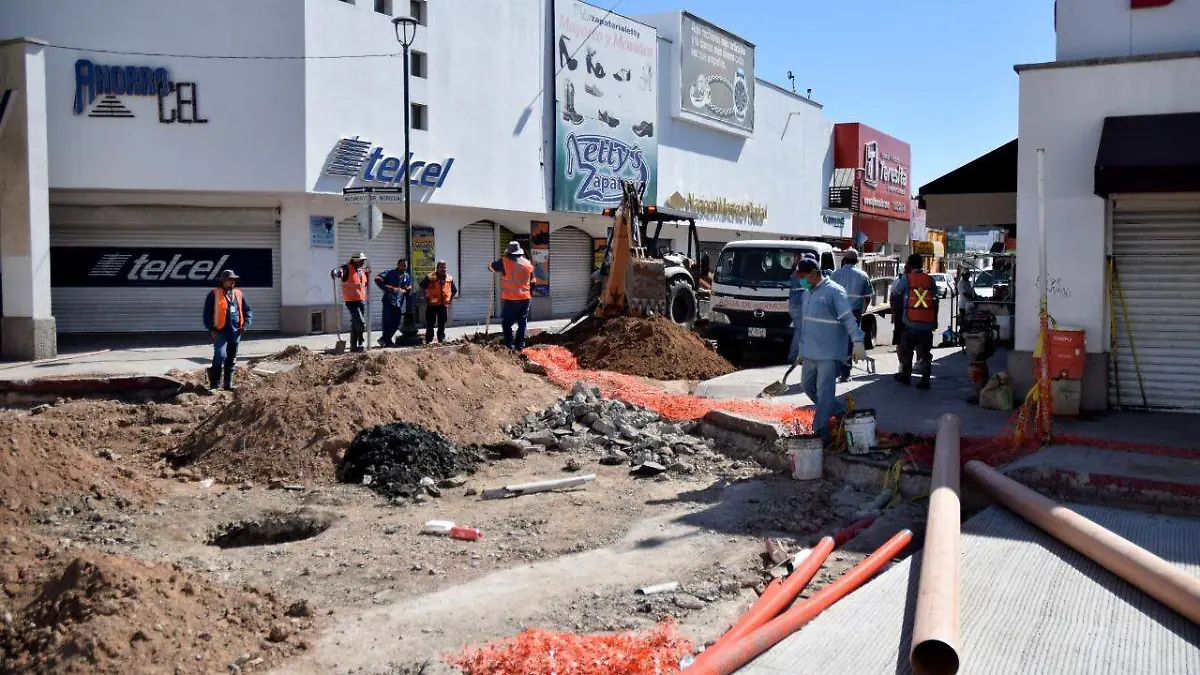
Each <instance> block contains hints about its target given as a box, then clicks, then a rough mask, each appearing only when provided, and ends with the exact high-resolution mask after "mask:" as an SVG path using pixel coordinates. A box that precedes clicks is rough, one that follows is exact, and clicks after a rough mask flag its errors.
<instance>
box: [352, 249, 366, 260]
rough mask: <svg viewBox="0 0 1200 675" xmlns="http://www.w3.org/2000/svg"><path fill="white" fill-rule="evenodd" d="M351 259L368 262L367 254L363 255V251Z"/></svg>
mask: <svg viewBox="0 0 1200 675" xmlns="http://www.w3.org/2000/svg"><path fill="white" fill-rule="evenodd" d="M350 259H351V260H366V259H367V254H366V253H363V252H362V251H359V252H358V253H355V254H354V255H352V256H350Z"/></svg>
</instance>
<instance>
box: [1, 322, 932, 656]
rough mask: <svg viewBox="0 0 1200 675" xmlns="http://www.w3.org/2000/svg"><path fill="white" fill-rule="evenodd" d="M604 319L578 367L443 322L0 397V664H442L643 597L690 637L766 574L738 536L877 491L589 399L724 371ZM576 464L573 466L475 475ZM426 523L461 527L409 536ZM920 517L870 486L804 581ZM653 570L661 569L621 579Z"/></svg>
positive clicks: (807, 532) (820, 581)
mask: <svg viewBox="0 0 1200 675" xmlns="http://www.w3.org/2000/svg"><path fill="white" fill-rule="evenodd" d="M614 323H615V322H614ZM622 323H623V324H624V325H613V326H598V327H597V330H598V331H600V332H602V333H603V339H602V340H597V341H592V342H591V343H590V344H591V347H587V346H585V345H588V343H589V340H591V337H594V336H595V335H597V334H600V333H593V334H592V336H590V337H588V338H586V339H582V340H577V341H571V342H568V344H565V345H560V346H559V347H560V348H561V347H565V348H566V349H567V350H571V352H572V354H575V353H578V354H579V355H580V360H581V361H586V364H585V363H580V364H577V365H579V366H583V367H584V368H586V367H588V366H590V367H605V368H610V369H613V370H620V371H621V372H623V373H624V375H622V376H621V377H623V378H625V379H616V378H615V377H608V376H606V377H607V379H604V381H603V382H601V383H598V384H600V385H601V386H593V385H592V384H580V385H579V386H576V385H575V383H574V382H567V381H566V380H565V379H563V376H564V373H565V371H562V370H559V371H556V372H557V373H558V376H559V377H558V378H557V380H558V381H559V382H560V384H555V383H553V382H551V381H550V379H549V378H548V377H545V376H541V375H536V374H531V373H528V372H526V370H527V369H532V370H538V368H530V367H529V365H528V364H527V363H525V362H524V361H523V360H522V359H521V358H520V357H518V356H516V355H513V354H510V353H507V352H504V351H503V350H499V349H494V348H492V347H489V346H486V345H472V344H461V345H449V346H445V347H438V348H433V349H419V350H412V351H405V352H370V353H368V354H362V355H347V356H326V355H322V354H316V353H312V352H308V351H305V350H303V349H288V350H285V351H284V352H282V353H281V354H278V355H275V357H272V358H269V359H267V360H264V361H262V362H260V363H256V364H252V365H250V366H249V367H246V368H244V369H242V370H243V372H242V373H241V382H242V383H243V384H242V386H241V387H240V388H239V389H238V391H237V392H236V393H233V394H229V393H220V394H217V395H206V394H204V393H202V392H201V390H200V389H199V388H198V387H194V386H192V384H191V383H194V382H195V381H197V379H198V378H197V375H196V374H192V373H180V374H177V375H178V376H179V377H180V379H182V380H184V381H185V382H186V383H188V384H187V386H185V387H184V393H181V394H179V395H177V396H175V397H173V398H172V399H170V400H168V401H165V402H158V403H154V402H146V401H132V400H118V399H115V398H103V397H97V398H88V399H73V400H65V399H64V400H53V401H40V400H38V401H30V400H13V401H10V402H9V403H10V404H9V405H8V406H7V407H6V408H5V409H3V410H0V439H4V442H5V444H6V446H7V447H6V448H5V449H4V451H3V452H0V586H2V591H3V592H2V593H0V671H3V672H14V673H85V672H87V673H91V672H106V673H229V672H277V673H349V672H354V673H381V674H382V673H421V672H427V673H428V672H455V671H454V670H440V671H439V670H437V669H449V668H450V666H448V665H446V663H445V658H448V659H449V660H452V661H453V660H455V659H456V658H458V657H461V656H462V654H463V653H464V649H465V648H466V647H468V646H469V645H478V644H479V643H482V642H486V641H489V640H496V639H502V638H506V637H510V636H513V635H516V634H518V633H520V632H521V631H522V630H523V629H526V628H532V627H540V628H545V629H549V630H552V631H562V632H568V633H580V634H586V633H595V632H606V631H618V632H626V631H640V630H646V629H650V628H652V627H654V626H656V625H658V624H659V623H660V622H662V621H664V620H667V619H669V618H670V619H674V620H677V621H678V622H679V628H680V633H681V635H682V637H683V638H686V639H689V640H690V641H691V642H692V643H694V644H696V645H703V644H704V643H705V642H707V641H709V640H712V639H714V638H715V637H716V636H718V635H719V634H720V633H721V632H722V631H724V630H725V629H726V628H728V626H729V625H730V624H731V623H732V622H733V621H734V620H735V619H736V618H737V616H739V615H740V614H741V613H742V612H743V611H744V610H745V608H746V607H747V606H748V605H749V604H750V603H751V602H752V601H753V600H754V598H755V597H756V593H757V592H760V591H761V589H762V588H763V586H764V584H765V582H766V581H767V580H768V579H769V578H770V577H769V576H768V574H767V573H766V570H768V569H769V568H770V567H772V566H774V562H771V561H767V560H764V553H763V552H764V544H763V538H764V537H769V538H772V539H775V540H777V541H778V543H779V544H781V545H782V546H783V548H784V549H786V550H787V551H788V552H793V553H794V552H795V551H797V550H799V549H800V548H802V547H805V546H808V545H811V544H812V543H814V542H815V541H816V540H817V539H818V538H819V537H820V536H822V535H825V534H828V533H830V532H831V531H833V530H836V529H838V528H840V527H843V526H844V525H846V524H848V523H849V522H850V521H851V520H852V519H853V518H854V516H855V515H856V513H857V512H858V511H859V510H860V509H861V508H862V507H863V505H864V504H867V503H870V502H871V501H872V499H873V498H874V497H875V494H874V493H873V492H874V491H873V490H870V491H867V492H864V491H861V490H859V489H856V488H854V487H851V486H845V485H838V484H833V483H831V482H827V481H822V480H817V481H811V482H797V481H793V480H791V479H790V478H788V477H786V476H784V475H782V474H779V473H774V472H771V471H768V470H765V469H763V468H762V467H760V466H759V465H758V464H756V463H753V462H752V461H747V460H745V459H735V458H732V457H730V456H727V455H726V454H725V452H724V451H725V450H726V449H725V448H722V447H720V446H717V445H715V444H714V443H713V442H712V441H710V440H708V439H704V438H700V437H699V436H697V435H696V429H695V425H694V424H691V423H690V422H689V421H688V420H686V419H679V416H678V415H672V416H671V417H670V418H667V417H664V416H662V415H659V414H658V413H656V412H655V411H654V410H650V409H647V408H646V407H645V406H644V405H635V404H629V403H624V402H620V401H614V400H612V398H611V396H609V397H606V396H597V394H598V393H599V394H604V393H609V392H611V391H614V387H616V390H617V391H625V390H626V389H628V390H630V391H632V390H633V389H635V387H634V385H635V384H636V385H637V386H639V387H655V388H656V389H655V391H658V392H665V393H663V396H668V397H669V396H674V397H681V398H680V399H679V400H677V399H669V400H670V401H671V405H673V406H677V407H673V408H671V410H679V409H684V408H685V407H687V406H683V407H678V406H679V405H680V400H682V399H683V398H690V397H686V393H687V392H688V391H689V390H690V389H691V387H692V386H693V385H694V383H695V382H694V381H695V380H698V379H701V378H703V377H711V376H712V375H713V374H720V372H721V370H722V369H723V368H731V366H729V365H728V363H725V362H724V361H723V359H720V357H719V356H717V355H716V354H715V353H712V352H711V350H709V349H708V347H707V346H706V345H705V343H704V342H703V341H701V340H699V339H698V338H696V337H695V336H694V335H692V334H690V333H688V332H687V331H684V330H682V329H678V328H677V327H674V326H672V325H670V324H668V323H666V322H655V321H651V322H647V323H645V324H639V322H638V321H637V320H623V322H622ZM664 324H665V325H664ZM664 332H667V334H666V335H662V333H664ZM623 340H624V341H626V342H622V341H623ZM648 340H649V341H652V342H653V343H654V344H655V345H658V346H659V347H661V348H658V349H655V350H654V351H653V358H652V359H648V360H647V367H646V368H645V369H639V366H638V363H637V360H636V359H630V358H629V357H628V354H629V353H633V354H636V353H638V352H639V350H641V351H643V352H645V351H646V342H647V341H648ZM601 342H602V343H603V345H601V344H600V343H601ZM546 348H549V347H546ZM589 349H593V350H595V351H606V355H604V356H598V357H596V358H597V359H601V360H598V361H591V360H589V359H590V358H592V356H593V355H592V354H591V353H590V352H589V351H588V350H589ZM704 364H707V365H704ZM703 368H710V370H707V371H705V370H703ZM571 372H577V373H582V374H585V375H586V374H587V373H588V372H589V371H587V370H578V371H571ZM725 372H727V371H725ZM664 375H665V376H667V377H669V378H670V379H672V380H674V381H669V382H659V381H658V380H657V378H661V377H663V376H664ZM656 376H657V377H656ZM563 385H565V386H563ZM622 387H624V388H625V389H622ZM605 390H608V392H606V391H605ZM642 394H643V395H645V391H642ZM653 400H654V401H658V400H660V399H653ZM664 400H665V399H664ZM687 405H688V406H694V405H696V404H695V403H688V404H687ZM688 409H692V408H688ZM414 448H417V449H418V450H414ZM584 474H595V476H596V478H595V480H592V481H590V482H587V483H585V484H584V485H583V486H581V487H576V488H573V489H570V490H562V491H553V492H545V493H540V494H530V495H524V496H519V497H513V498H508V499H495V500H483V499H481V498H480V493H481V492H482V491H484V490H487V489H491V488H498V487H503V486H508V485H514V484H520V483H529V482H534V481H541V480H547V479H556V478H564V477H571V476H579V475H584ZM339 478H341V479H342V480H346V481H350V482H346V483H343V482H339ZM430 520H449V521H453V522H455V523H457V524H460V525H464V526H470V527H475V528H478V529H480V530H482V531H483V533H484V538H483V539H482V540H478V541H462V540H457V539H452V538H450V537H442V536H430V535H424V534H421V530H422V527H423V526H424V524H425V523H426V522H427V521H430ZM921 520H922V512H921V510H920V508H919V507H916V506H910V505H907V504H903V505H901V506H900V507H898V508H895V509H892V510H889V511H887V512H886V513H885V515H884V516H883V517H881V518H880V519H879V520H877V521H876V523H875V525H873V526H872V527H871V528H870V529H869V530H868V531H866V532H864V533H863V534H861V535H860V536H858V537H857V538H855V539H854V540H852V541H851V542H850V544H848V545H847V547H845V549H842V550H838V551H835V553H834V555H833V556H831V557H830V558H829V561H828V562H827V564H826V566H825V567H824V568H823V569H822V571H821V572H820V573H818V575H817V577H816V578H815V579H814V582H813V583H812V584H811V585H810V586H809V587H808V589H806V591H805V594H806V595H807V594H810V593H812V592H813V591H815V590H817V589H819V588H820V587H822V586H823V585H824V584H826V583H828V582H829V581H830V580H832V579H833V578H836V576H837V575H838V574H840V573H841V572H842V571H844V570H845V569H847V568H849V567H850V566H851V565H853V564H854V563H855V562H857V561H858V560H859V559H861V558H862V557H864V556H865V555H866V553H869V552H870V551H871V550H873V549H874V547H876V546H877V545H878V544H879V543H881V542H882V541H884V540H886V539H887V538H888V537H889V536H891V535H892V534H894V533H895V532H896V531H897V530H899V529H900V528H902V527H912V526H913V525H914V524H919V522H920V521H921ZM664 582H678V584H679V587H678V588H677V589H676V590H673V591H670V592H664V593H660V594H656V595H649V596H644V595H639V594H637V592H636V591H637V589H639V588H641V587H644V586H650V585H653V584H660V583H664ZM480 672H482V671H480Z"/></svg>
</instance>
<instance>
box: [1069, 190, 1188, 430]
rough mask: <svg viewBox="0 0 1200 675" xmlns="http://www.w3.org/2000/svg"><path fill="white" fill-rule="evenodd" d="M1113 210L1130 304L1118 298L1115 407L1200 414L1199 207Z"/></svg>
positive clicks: (1152, 203) (1143, 205)
mask: <svg viewBox="0 0 1200 675" xmlns="http://www.w3.org/2000/svg"><path fill="white" fill-rule="evenodd" d="M1112 205H1113V210H1112V214H1113V228H1112V232H1113V237H1112V251H1113V259H1114V261H1115V265H1116V269H1117V278H1118V280H1119V283H1120V289H1121V291H1122V295H1123V296H1124V303H1123V305H1122V303H1121V301H1120V299H1119V298H1118V299H1117V301H1116V305H1115V306H1116V327H1117V358H1116V369H1115V370H1114V372H1110V376H1109V400H1110V404H1111V405H1113V406H1114V407H1115V406H1116V405H1117V404H1118V402H1119V403H1120V405H1121V406H1122V407H1124V408H1141V407H1148V408H1150V409H1154V410H1178V411H1187V412H1196V411H1200V200H1196V201H1179V200H1174V199H1163V200H1148V199H1139V200H1134V199H1123V198H1119V197H1118V198H1116V199H1114V200H1113V203H1112ZM1126 313H1128V323H1127V322H1126ZM1131 334H1132V339H1131V338H1130V335H1131ZM1089 337H1090V336H1089ZM1135 351H1136V354H1137V358H1136V364H1135V359H1134V353H1135ZM1110 368H1111V366H1110ZM1139 369H1140V370H1141V386H1139V381H1138V370H1139ZM1142 386H1144V387H1145V392H1146V401H1145V403H1146V405H1145V406H1143V401H1142ZM1118 396H1119V399H1118Z"/></svg>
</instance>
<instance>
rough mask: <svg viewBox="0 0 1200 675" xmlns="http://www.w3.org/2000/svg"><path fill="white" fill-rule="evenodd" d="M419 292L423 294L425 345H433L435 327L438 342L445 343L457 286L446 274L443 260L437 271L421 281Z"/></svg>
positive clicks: (439, 262) (440, 261) (452, 278)
mask: <svg viewBox="0 0 1200 675" xmlns="http://www.w3.org/2000/svg"><path fill="white" fill-rule="evenodd" d="M421 292H423V293H424V294H425V344H433V335H434V328H435V327H436V329H437V340H438V342H445V341H446V321H447V320H448V319H449V316H450V305H451V304H452V303H453V302H454V299H455V298H457V297H458V286H457V285H456V284H455V283H454V277H452V276H450V275H449V274H447V273H446V261H445V260H439V261H438V264H437V270H436V271H435V272H434V273H433V274H430V275H429V276H427V277H425V278H424V279H422V280H421Z"/></svg>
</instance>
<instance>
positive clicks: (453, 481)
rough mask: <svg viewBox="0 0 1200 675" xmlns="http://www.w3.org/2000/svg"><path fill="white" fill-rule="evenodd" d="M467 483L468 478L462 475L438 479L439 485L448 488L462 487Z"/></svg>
mask: <svg viewBox="0 0 1200 675" xmlns="http://www.w3.org/2000/svg"><path fill="white" fill-rule="evenodd" d="M466 484H467V479H466V478H464V477H462V476H451V477H450V478H443V479H442V480H440V481H438V487H440V488H447V489H449V488H457V487H462V486H464V485H466Z"/></svg>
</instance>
